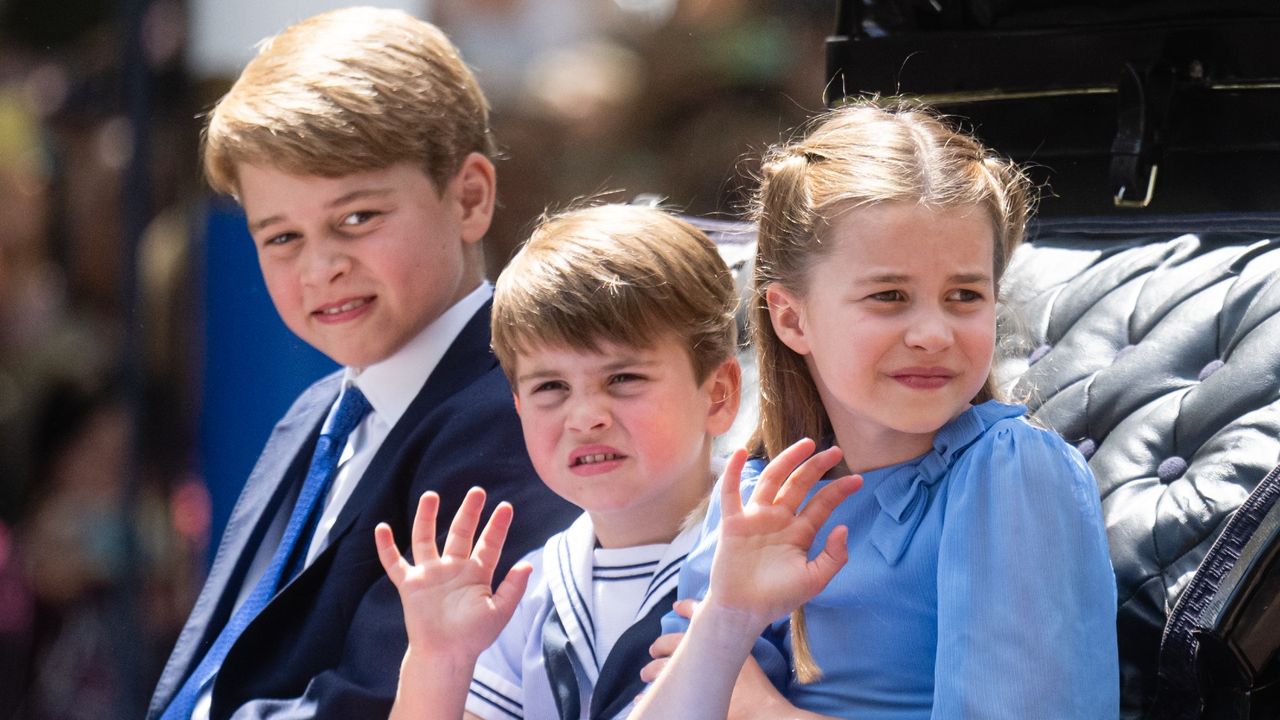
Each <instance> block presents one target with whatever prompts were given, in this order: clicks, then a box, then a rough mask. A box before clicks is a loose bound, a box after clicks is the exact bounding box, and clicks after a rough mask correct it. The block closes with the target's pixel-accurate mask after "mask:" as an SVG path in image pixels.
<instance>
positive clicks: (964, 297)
mask: <svg viewBox="0 0 1280 720" xmlns="http://www.w3.org/2000/svg"><path fill="white" fill-rule="evenodd" d="M982 298H983V295H982V293H980V292H978V291H977V290H969V289H967V288H960V289H959V290H955V291H953V292H952V293H951V299H952V300H958V301H959V302H964V303H971V302H978V301H980V300H982Z"/></svg>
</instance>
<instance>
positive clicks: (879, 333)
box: [632, 102, 1119, 720]
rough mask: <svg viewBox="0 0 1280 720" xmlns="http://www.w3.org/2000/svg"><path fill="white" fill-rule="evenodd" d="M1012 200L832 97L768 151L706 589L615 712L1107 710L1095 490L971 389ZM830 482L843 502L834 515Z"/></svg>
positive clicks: (1019, 193)
mask: <svg viewBox="0 0 1280 720" xmlns="http://www.w3.org/2000/svg"><path fill="white" fill-rule="evenodd" d="M1030 195H1031V192H1030V188H1029V183H1028V181H1027V179H1026V178H1025V176H1024V175H1023V174H1022V173H1021V172H1020V171H1019V170H1018V168H1017V167H1016V166H1014V165H1013V164H1012V163H1010V162H1009V161H1007V160H1005V159H1002V158H999V157H996V156H995V155H993V154H992V153H991V152H989V151H988V150H987V149H986V148H984V147H983V146H982V145H981V144H980V143H979V142H978V141H976V140H975V139H974V138H972V137H971V136H969V135H967V134H965V133H963V132H960V131H957V130H955V129H954V128H953V127H951V126H950V125H949V124H948V123H947V122H945V121H944V120H942V119H940V118H939V117H938V116H936V115H935V114H933V113H931V112H929V111H927V110H924V109H922V108H919V107H912V106H908V105H906V104H902V105H899V106H896V107H885V106H883V105H878V104H875V103H871V102H863V103H855V104H852V105H849V106H846V107H844V108H842V109H839V110H836V111H833V112H831V113H829V114H827V115H826V116H824V117H822V118H820V119H819V121H818V122H817V123H816V124H815V126H814V129H813V131H812V132H811V133H810V134H809V135H808V136H807V137H805V138H803V139H800V140H798V141H796V142H793V143H791V144H787V145H783V146H781V147H778V148H775V149H773V150H772V151H771V152H770V154H769V155H768V156H767V157H766V160H765V163H764V167H763V178H762V184H761V187H760V189H759V191H758V195H757V198H756V207H755V216H756V220H757V222H758V225H759V246H758V250H757V256H756V263H755V286H754V296H753V301H752V307H751V312H752V317H751V320H752V322H753V333H754V335H753V341H754V344H755V348H756V351H757V353H758V360H759V368H760V408H761V410H760V420H759V425H758V427H757V430H756V432H755V434H754V436H753V438H752V441H751V443H750V459H749V460H748V454H747V453H746V452H744V451H740V452H739V453H736V454H735V455H734V456H732V457H731V458H730V460H729V463H728V467H727V469H726V471H725V473H724V475H723V476H722V478H721V481H720V486H719V489H718V492H717V493H715V494H714V496H713V499H712V508H711V511H710V513H709V515H708V518H707V525H706V528H705V529H704V538H703V540H702V542H701V544H700V545H699V547H698V549H697V550H696V551H695V553H694V554H693V555H691V556H690V559H689V560H688V561H687V562H686V564H685V566H684V569H683V571H682V578H681V585H682V589H681V597H701V598H702V599H701V601H700V602H699V603H697V605H696V609H694V605H693V603H685V604H684V606H683V608H682V609H683V614H684V615H685V616H689V615H692V621H691V624H689V623H687V624H686V627H687V633H685V634H684V635H683V639H680V640H679V645H678V647H676V649H675V652H674V655H672V656H671V657H670V658H669V660H668V661H667V662H666V665H665V669H663V671H662V672H661V674H660V675H659V677H658V679H657V681H656V682H655V684H654V685H653V686H651V687H650V689H649V690H648V692H647V693H646V694H645V698H644V700H643V702H642V704H641V706H640V707H639V708H638V710H637V713H636V714H634V715H633V716H632V717H633V719H635V718H640V719H643V718H670V717H680V718H703V717H706V718H724V717H726V714H729V715H731V716H733V717H750V718H769V717H786V718H808V717H832V716H834V717H848V718H859V719H865V720H882V719H883V720H890V719H892V720H900V719H905V718H921V719H924V718H1037V719H1039V718H1081V719H1085V718H1087V719H1088V720H1097V719H1098V718H1109V717H1110V718H1114V717H1116V715H1117V713H1118V704H1119V699H1118V697H1119V676H1118V672H1119V671H1118V664H1117V656H1116V635H1115V607H1116V598H1115V581H1114V576H1113V574H1112V569H1111V563H1110V559H1109V556H1108V552H1107V541H1106V534H1105V531H1104V528H1103V524H1102V517H1101V510H1100V506H1099V498H1098V491H1097V487H1096V485H1095V483H1094V479H1093V477H1092V475H1091V473H1090V471H1089V468H1088V466H1087V465H1086V464H1085V462H1084V460H1083V459H1082V458H1081V456H1080V455H1079V453H1077V452H1076V451H1075V449H1074V448H1072V447H1070V446H1068V445H1067V444H1066V443H1065V442H1063V440H1062V439H1061V438H1060V437H1059V436H1057V435H1056V434H1055V433H1053V432H1051V431H1049V430H1046V429H1043V428H1040V427H1037V426H1035V425H1033V424H1032V423H1029V422H1028V421H1027V420H1026V418H1025V417H1024V415H1025V412H1026V408H1025V407H1023V406H1021V405H1011V404H1005V403H1003V402H1000V401H999V400H997V399H996V398H997V396H998V393H997V390H996V387H995V385H994V383H993V381H992V378H991V371H992V359H993V355H994V348H995V341H996V298H997V293H998V290H999V286H1000V276H1001V273H1002V272H1003V271H1004V269H1005V267H1006V266H1007V264H1008V261H1009V258H1010V255H1011V254H1012V253H1013V250H1014V248H1015V247H1016V246H1017V245H1018V244H1019V242H1020V241H1021V240H1022V235H1023V229H1024V226H1025V224H1026V220H1027V217H1028V214H1029V208H1030V204H1031V200H1030ZM806 438H814V439H816V440H817V442H814V441H813V440H808V439H806ZM824 446H826V447H827V449H825V450H823V451H822V452H817V453H816V454H815V450H817V449H819V448H822V447H824ZM770 458H771V459H772V460H771V461H769V460H768V459H770ZM850 473H856V474H857V475H858V476H860V477H861V480H862V487H861V489H860V490H859V491H858V492H856V493H854V494H853V495H851V496H849V497H847V499H844V500H843V501H839V500H838V498H840V497H843V496H844V495H845V494H847V493H848V492H849V491H850V490H852V489H853V488H854V487H855V486H856V483H857V481H856V479H849V478H848V474H850ZM819 476H821V477H822V478H823V479H818V478H819ZM832 484H837V485H838V488H837V489H836V490H833V491H829V492H827V493H824V494H823V495H821V496H815V495H814V493H816V492H817V491H818V490H820V489H822V488H824V487H829V486H831V485H832ZM807 498H814V501H813V502H808V503H806V499H807ZM833 499H834V500H833ZM834 503H838V504H834ZM828 514H829V517H828ZM793 611H794V612H793ZM788 613H790V615H789V616H788ZM677 620H678V618H677ZM672 629H684V628H672ZM675 639H676V636H670V637H669V638H664V640H663V641H660V642H659V643H658V645H657V646H656V647H655V653H656V654H658V655H662V654H664V653H667V652H669V650H667V649H665V648H664V643H667V645H668V647H669V646H670V645H671V644H674V642H675ZM749 657H750V658H752V660H750V661H748V662H746V664H745V665H744V660H746V659H747V658H749ZM762 668H763V671H764V672H762V671H761V669H762ZM779 670H780V671H781V672H780V673H779V672H778V671H779ZM766 675H768V676H769V677H774V678H775V683H780V685H781V689H778V688H777V687H775V684H773V683H769V682H768V681H767V680H766V679H765V678H766ZM735 685H736V687H735Z"/></svg>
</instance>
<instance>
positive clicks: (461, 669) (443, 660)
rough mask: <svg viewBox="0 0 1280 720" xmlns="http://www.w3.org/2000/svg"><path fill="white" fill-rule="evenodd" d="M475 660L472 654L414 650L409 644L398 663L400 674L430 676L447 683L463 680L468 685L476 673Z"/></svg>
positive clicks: (475, 657)
mask: <svg viewBox="0 0 1280 720" xmlns="http://www.w3.org/2000/svg"><path fill="white" fill-rule="evenodd" d="M476 660H477V656H476V655H474V654H470V653H458V652H456V651H442V650H429V649H423V648H415V647H414V646H413V644H412V643H411V644H410V645H409V648H408V649H407V650H405V653H404V660H402V661H401V663H400V674H401V675H402V676H404V675H416V676H425V675H430V676H432V677H433V678H437V679H439V680H448V681H454V680H459V679H465V680H466V681H467V682H468V683H470V682H471V677H472V676H473V675H474V674H475V671H476Z"/></svg>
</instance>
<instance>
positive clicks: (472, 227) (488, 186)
mask: <svg viewBox="0 0 1280 720" xmlns="http://www.w3.org/2000/svg"><path fill="white" fill-rule="evenodd" d="M453 183H454V184H455V185H456V187H457V193H458V202H459V203H460V204H461V205H462V240H463V242H468V243H474V242H478V241H479V240H480V239H481V238H483V237H484V234H485V233H487V232H489V224H490V223H492V222H493V208H494V205H495V203H496V201H497V193H498V173H497V171H496V170H495V169H494V167H493V163H492V162H490V160H489V158H487V157H485V156H484V155H481V154H480V153H478V152H473V153H471V154H470V155H467V157H466V158H464V159H463V160H462V166H461V167H459V168H458V172H457V174H455V175H454V177H453Z"/></svg>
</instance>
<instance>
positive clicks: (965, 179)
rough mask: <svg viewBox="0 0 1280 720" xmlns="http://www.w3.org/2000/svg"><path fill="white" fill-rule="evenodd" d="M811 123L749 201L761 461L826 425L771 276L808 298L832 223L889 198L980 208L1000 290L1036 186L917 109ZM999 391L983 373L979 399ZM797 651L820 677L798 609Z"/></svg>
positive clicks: (775, 152) (780, 150)
mask: <svg viewBox="0 0 1280 720" xmlns="http://www.w3.org/2000/svg"><path fill="white" fill-rule="evenodd" d="M812 128H813V129H812V131H811V132H809V133H808V135H806V136H804V137H802V138H801V139H798V140H796V141H794V142H791V143H786V144H782V145H779V146H776V147H774V148H772V149H770V150H769V151H768V153H767V154H766V156H765V158H764V163H763V166H762V175H761V182H760V187H759V190H758V191H757V193H756V195H755V198H754V202H753V207H752V214H753V216H754V219H755V221H756V222H757V224H758V227H759V244H758V246H757V250H756V262H755V276H754V287H753V294H752V298H751V306H750V308H749V313H750V319H751V328H752V329H751V333H752V342H753V344H754V345H755V348H756V354H757V359H758V361H759V362H758V364H759V369H760V418H759V424H758V425H757V427H756V431H755V433H754V434H753V435H752V439H751V441H750V447H751V448H752V451H753V453H755V454H756V455H760V456H764V457H774V456H776V455H777V454H778V453H780V452H781V451H782V450H783V449H784V448H786V447H787V446H789V445H791V444H792V443H794V442H795V441H797V440H799V439H801V438H805V437H810V438H819V439H820V438H825V437H829V436H830V435H831V434H832V432H833V429H832V426H831V420H830V418H829V417H828V416H827V412H826V410H825V409H824V408H823V405H822V400H821V398H820V397H819V395H818V389H817V386H816V385H815V384H814V380H813V378H812V377H811V376H810V374H809V370H808V367H807V366H806V365H805V361H804V358H803V357H802V356H801V355H799V354H797V353H796V352H795V351H793V350H792V349H791V348H789V347H787V345H786V344H784V343H783V342H782V340H781V339H780V338H779V337H778V335H777V334H776V333H775V332H774V329H773V323H772V322H771V321H770V317H769V304H768V302H767V300H766V295H765V294H766V291H767V289H768V287H769V286H770V285H772V284H774V283H778V284H780V285H781V286H782V287H785V288H786V289H788V290H789V291H791V292H792V293H793V294H795V295H797V296H800V297H804V296H805V291H806V289H807V288H808V281H809V274H810V271H811V269H812V268H813V267H814V266H815V265H817V264H819V263H821V262H822V261H823V260H824V258H826V257H827V256H828V254H829V253H830V252H831V251H832V249H833V248H834V246H835V243H834V242H832V238H831V237H830V233H829V230H830V222H831V220H832V219H833V218H835V217H836V216H837V215H839V214H840V213H844V212H850V211H854V210H857V209H858V208H861V207H866V206H869V205H874V204H877V203H884V202H914V203H919V204H920V205H922V206H924V207H928V208H936V209H939V210H943V209H951V208H957V207H973V206H977V207H980V208H983V209H985V210H986V212H987V213H988V214H989V216H990V218H991V224H992V227H993V229H994V234H995V238H994V241H995V242H994V257H993V259H992V264H993V268H994V274H993V278H994V279H995V282H996V286H997V288H998V287H999V281H1000V277H1001V275H1002V274H1003V272H1004V269H1005V267H1006V266H1007V265H1008V262H1009V257H1010V256H1011V255H1012V254H1013V251H1014V249H1015V248H1016V247H1017V246H1018V244H1019V243H1020V242H1021V241H1022V237H1023V232H1024V228H1025V225H1026V222H1027V218H1028V216H1029V215H1030V213H1031V206H1032V191H1031V185H1030V183H1029V181H1028V180H1027V177H1026V175H1025V174H1024V173H1023V172H1022V171H1021V170H1020V169H1019V168H1018V167H1017V166H1016V165H1015V164H1013V163H1012V162H1010V161H1009V160H1007V159H1005V158H1002V157H999V156H997V155H995V154H994V153H992V152H991V151H990V150H988V149H987V148H986V147H984V146H983V145H982V144H981V143H980V142H979V141H978V140H977V139H976V138H974V137H973V136H971V135H969V134H967V133H965V132H963V131H961V130H959V129H957V128H956V127H955V126H953V125H952V124H951V123H950V122H948V121H947V120H945V119H944V118H942V117H941V116H940V115H938V114H937V113H935V112H933V111H932V110H930V109H928V108H926V107H924V106H921V105H919V104H913V103H909V102H907V101H903V100H890V101H884V100H878V99H868V100H859V101H854V102H851V103H850V104H848V105H845V106H843V107H841V108H838V109H836V110H832V111H830V112H828V113H826V114H824V115H822V116H820V117H818V118H815V119H814V121H813V123H812ZM995 395H996V385H995V381H994V379H993V378H992V377H990V376H988V378H987V382H986V384H985V385H984V387H983V389H982V390H981V391H980V392H979V394H978V396H977V397H975V398H974V401H975V402H982V401H985V400H988V399H990V398H992V397H994V396H995ZM792 654H793V656H794V666H795V670H796V677H797V679H798V680H799V681H800V682H812V681H814V680H817V679H818V678H819V677H821V671H820V669H819V668H818V666H817V664H816V663H815V662H814V659H813V654H812V651H811V649H810V647H809V643H808V637H807V634H806V632H805V626H804V612H803V609H800V610H797V611H796V612H795V613H793V615H792Z"/></svg>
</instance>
